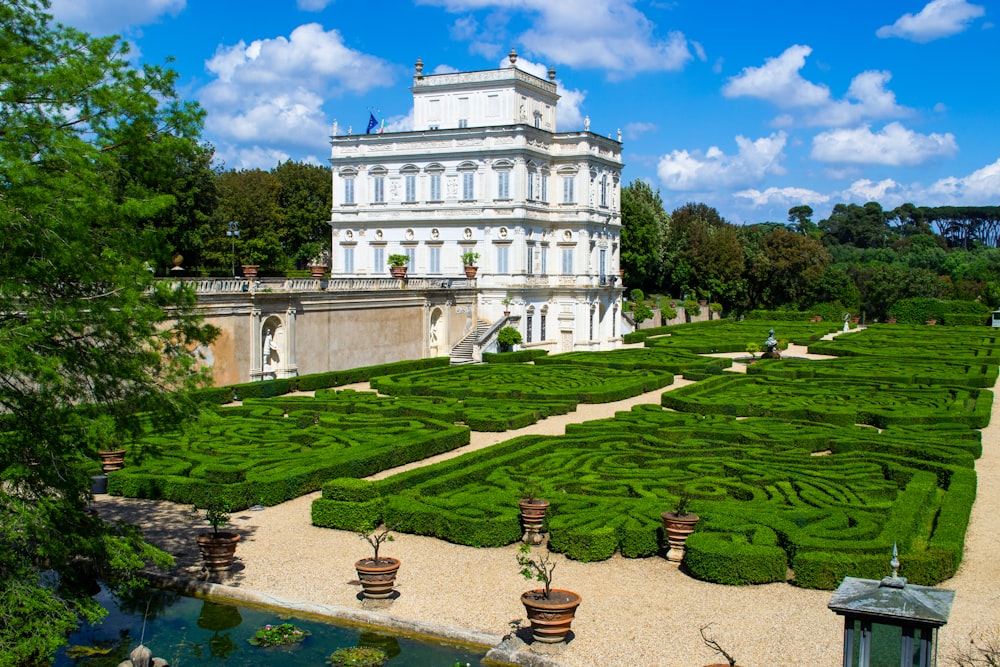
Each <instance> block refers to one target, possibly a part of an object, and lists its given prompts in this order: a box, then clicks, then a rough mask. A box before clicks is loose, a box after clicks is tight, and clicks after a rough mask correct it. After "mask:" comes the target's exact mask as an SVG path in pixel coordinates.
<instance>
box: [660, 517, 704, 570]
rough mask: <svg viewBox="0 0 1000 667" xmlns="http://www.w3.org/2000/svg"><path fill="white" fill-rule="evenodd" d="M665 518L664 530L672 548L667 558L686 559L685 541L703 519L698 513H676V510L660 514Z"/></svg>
mask: <svg viewBox="0 0 1000 667" xmlns="http://www.w3.org/2000/svg"><path fill="white" fill-rule="evenodd" d="M660 518H661V519H663V532H665V533H666V535H667V542H668V543H669V544H670V548H669V550H668V551H667V560H669V561H672V562H674V563H680V562H681V561H682V560H684V543H685V542H686V541H687V538H688V535H690V534H691V533H693V532H694V526H695V524H696V523H698V521H700V520H701V517H699V516H698V515H697V514H691V513H690V512H688V513H687V514H680V515H678V514H676V513H674V512H663V513H662V514H660Z"/></svg>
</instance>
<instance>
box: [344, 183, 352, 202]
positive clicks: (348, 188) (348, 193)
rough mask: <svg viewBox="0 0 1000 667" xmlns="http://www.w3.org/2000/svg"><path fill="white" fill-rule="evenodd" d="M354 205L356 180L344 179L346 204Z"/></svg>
mask: <svg viewBox="0 0 1000 667" xmlns="http://www.w3.org/2000/svg"><path fill="white" fill-rule="evenodd" d="M353 203H354V179H353V178H345V179H344V204H345V205H348V206H349V205H351V204H353Z"/></svg>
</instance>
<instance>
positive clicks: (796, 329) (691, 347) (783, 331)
mask: <svg viewBox="0 0 1000 667" xmlns="http://www.w3.org/2000/svg"><path fill="white" fill-rule="evenodd" d="M770 329H774V336H775V338H777V339H778V340H783V341H786V342H789V343H795V344H797V345H810V344H812V343H813V342H815V341H818V340H819V339H820V338H822V337H823V336H825V335H827V334H829V333H833V332H835V331H839V330H840V329H841V327H838V326H837V325H836V324H831V323H828V322H769V321H767V320H747V321H744V322H726V323H725V324H720V325H718V326H714V327H702V328H686V327H679V328H677V329H674V330H672V331H671V332H670V335H668V336H661V337H656V338H646V340H645V345H646V346H647V347H651V348H654V349H663V348H665V349H673V348H676V349H683V350H688V351H689V352H694V353H695V354H712V353H716V352H746V349H747V344H749V343H757V344H758V345H760V347H761V349H762V350H763V349H764V341H766V340H767V336H768V331H769V330H770Z"/></svg>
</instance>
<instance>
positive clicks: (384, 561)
mask: <svg viewBox="0 0 1000 667" xmlns="http://www.w3.org/2000/svg"><path fill="white" fill-rule="evenodd" d="M358 537H360V538H361V539H363V540H364V541H366V542H368V545H369V546H370V547H371V548H372V552H373V553H372V557H371V558H362V559H361V560H359V561H357V562H355V563H354V569H355V570H357V572H358V580H359V581H360V582H361V595H362V597H365V598H368V599H374V600H384V599H385V598H389V597H392V594H393V592H394V590H393V587H394V586H395V585H396V573H397V572H398V571H399V565H400V561H399V559H398V558H390V557H388V556H379V555H378V552H379V549H380V548H381V546H382V544H383V543H385V542H392V541H393V540H392V534H391V533H390V529H389V528H388V527H387V526H386V525H384V524H383V525H381V526H379V527H378V528H371V527H369V529H366V530H362V531H359V532H358Z"/></svg>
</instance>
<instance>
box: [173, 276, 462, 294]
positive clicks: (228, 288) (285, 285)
mask: <svg viewBox="0 0 1000 667" xmlns="http://www.w3.org/2000/svg"><path fill="white" fill-rule="evenodd" d="M179 282H185V283H190V284H193V285H194V289H195V292H196V293H197V294H236V293H240V292H250V293H256V292H374V291H380V290H396V289H400V288H401V287H404V286H405V287H406V288H407V289H441V288H445V289H447V288H452V289H462V288H468V287H471V283H472V281H469V280H467V279H465V278H409V279H407V280H405V281H404V280H399V279H396V278H388V277H387V278H252V279H248V278H181V279H179Z"/></svg>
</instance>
